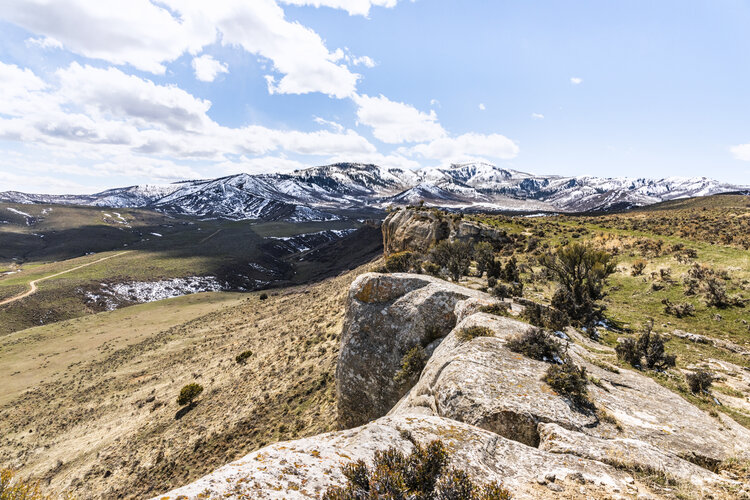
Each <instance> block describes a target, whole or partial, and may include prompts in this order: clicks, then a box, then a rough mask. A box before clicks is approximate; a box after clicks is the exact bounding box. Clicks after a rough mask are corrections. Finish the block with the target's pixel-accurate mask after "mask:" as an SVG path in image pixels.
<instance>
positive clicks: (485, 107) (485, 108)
mask: <svg viewBox="0 0 750 500" xmlns="http://www.w3.org/2000/svg"><path fill="white" fill-rule="evenodd" d="M486 110H487V106H485V105H484V103H483V102H480V103H479V111H486Z"/></svg>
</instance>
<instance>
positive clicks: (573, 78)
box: [570, 76, 583, 85]
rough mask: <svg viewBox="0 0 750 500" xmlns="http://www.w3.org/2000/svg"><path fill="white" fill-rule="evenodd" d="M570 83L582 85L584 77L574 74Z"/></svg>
mask: <svg viewBox="0 0 750 500" xmlns="http://www.w3.org/2000/svg"><path fill="white" fill-rule="evenodd" d="M570 83H572V84H573V85H580V84H582V83H583V78H578V77H577V76H574V77H572V78H571V79H570Z"/></svg>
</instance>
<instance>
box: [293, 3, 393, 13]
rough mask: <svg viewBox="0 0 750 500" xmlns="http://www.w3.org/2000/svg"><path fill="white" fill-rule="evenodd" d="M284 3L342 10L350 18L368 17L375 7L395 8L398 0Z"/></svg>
mask: <svg viewBox="0 0 750 500" xmlns="http://www.w3.org/2000/svg"><path fill="white" fill-rule="evenodd" d="M281 2H282V3H286V4H290V5H309V6H312V7H331V8H334V9H342V10H345V11H347V12H348V13H349V15H350V16H355V15H360V16H367V15H369V14H370V8H371V7H373V6H380V7H389V8H390V7H395V6H396V4H397V3H398V0H281Z"/></svg>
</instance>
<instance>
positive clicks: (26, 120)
mask: <svg viewBox="0 0 750 500" xmlns="http://www.w3.org/2000/svg"><path fill="white" fill-rule="evenodd" d="M0 78H2V80H3V81H4V82H8V83H7V85H6V87H7V89H5V88H4V90H7V93H6V96H4V99H2V100H0V115H5V116H4V117H0V138H3V139H7V140H16V141H23V142H24V143H27V144H34V145H35V147H44V148H49V149H50V150H54V154H55V155H56V156H60V155H61V154H65V153H66V152H68V153H71V154H75V155H77V156H79V157H81V158H89V159H97V158H99V159H101V158H110V157H113V156H116V155H120V156H122V155H125V154H128V155H149V156H150V157H152V158H158V159H159V161H162V160H168V159H170V158H181V159H192V160H210V161H214V162H218V161H222V160H224V159H226V157H227V155H265V154H268V153H269V152H273V151H288V152H290V153H296V154H303V155H317V156H328V155H333V154H338V153H341V154H371V153H374V152H375V151H376V149H375V147H374V146H373V145H372V144H371V143H370V142H369V141H367V139H365V138H364V137H362V136H360V135H359V134H357V133H356V132H355V131H353V130H345V129H344V128H343V127H341V128H339V129H336V130H334V131H331V130H317V131H312V132H301V131H296V130H277V129H271V128H268V127H263V126H259V125H249V126H245V127H239V128H231V127H225V126H222V125H220V124H218V123H216V122H215V121H213V120H212V119H211V118H210V117H209V116H208V114H207V113H208V111H209V109H210V107H211V102H210V101H208V100H204V99H199V98H196V97H195V96H193V95H191V94H190V93H188V92H186V91H184V90H182V89H180V88H178V87H176V86H171V85H157V84H155V83H154V82H152V81H150V80H147V79H143V78H140V77H137V76H134V75H128V74H126V73H124V72H122V71H120V70H119V69H117V68H107V69H102V68H95V67H92V66H88V65H85V66H84V65H80V64H78V63H72V64H71V65H70V66H68V67H67V68H63V69H60V70H58V71H57V72H56V73H55V78H56V81H55V82H54V84H52V83H48V82H44V81H43V80H41V79H40V78H39V77H38V76H37V75H35V74H34V73H33V72H31V71H30V70H28V69H22V68H19V67H17V66H14V65H8V64H2V63H0ZM155 161H156V160H155ZM165 165H166V164H161V165H157V166H159V167H160V169H161V170H164V169H165ZM173 171H174V172H176V173H175V175H176V176H179V175H181V174H185V173H188V172H180V171H178V170H175V169H173ZM144 173H147V172H144ZM148 175H150V176H151V177H154V175H155V174H153V173H150V174H148Z"/></svg>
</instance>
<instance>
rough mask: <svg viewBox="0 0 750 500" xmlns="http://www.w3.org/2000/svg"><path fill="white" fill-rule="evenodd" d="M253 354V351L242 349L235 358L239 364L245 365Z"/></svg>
mask: <svg viewBox="0 0 750 500" xmlns="http://www.w3.org/2000/svg"><path fill="white" fill-rule="evenodd" d="M252 355H253V351H242V352H241V353H239V354H238V355H237V357H235V358H234V360H235V361H236V362H237V364H240V365H244V364H245V362H247V360H248V358H250V356H252Z"/></svg>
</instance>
